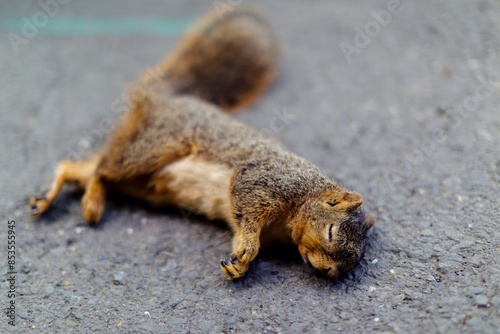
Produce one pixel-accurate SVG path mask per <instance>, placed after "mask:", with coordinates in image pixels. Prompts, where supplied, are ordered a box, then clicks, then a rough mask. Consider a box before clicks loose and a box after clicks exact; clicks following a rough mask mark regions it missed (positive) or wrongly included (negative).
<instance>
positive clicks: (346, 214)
mask: <svg viewBox="0 0 500 334" xmlns="http://www.w3.org/2000/svg"><path fill="white" fill-rule="evenodd" d="M277 45H278V44H277V41H276V39H275V37H274V33H273V32H272V30H271V27H270V25H269V23H267V21H266V20H265V18H264V17H263V16H262V14H260V13H259V12H257V11H254V10H249V9H240V10H236V11H234V12H233V13H231V14H229V15H227V16H226V17H224V18H223V19H218V18H217V17H216V16H215V15H214V14H209V15H208V16H207V17H206V18H205V19H204V20H202V23H201V24H200V25H199V26H198V27H197V28H195V29H194V30H193V31H192V32H191V33H189V34H188V35H187V37H186V38H185V39H184V40H183V41H182V42H181V45H180V47H179V48H178V49H177V50H176V51H174V53H173V55H172V56H170V57H169V58H167V61H165V63H164V64H163V65H162V66H161V73H162V76H161V77H162V80H161V83H160V84H158V83H157V84H152V85H151V87H150V89H149V90H148V93H147V94H145V95H144V96H142V97H141V98H136V99H135V100H134V101H133V103H132V105H131V109H130V112H129V113H128V114H127V116H126V117H125V119H124V120H123V122H122V124H121V125H120V126H119V127H118V128H117V129H116V131H115V133H114V135H113V136H112V137H111V138H110V140H109V142H108V144H107V147H106V149H105V150H104V151H103V152H102V153H101V154H99V155H96V156H94V157H92V158H90V159H88V160H84V161H77V162H72V161H63V162H60V163H59V164H58V166H57V168H56V172H55V180H54V182H53V184H52V187H51V188H50V189H49V191H48V192H47V193H46V194H45V196H42V197H38V198H33V199H31V200H30V202H31V205H32V210H33V215H34V216H39V215H41V214H42V213H43V212H45V211H46V210H47V209H48V207H49V206H50V204H51V203H52V201H53V200H54V199H55V197H56V196H57V194H58V193H59V191H60V189H61V187H62V185H63V184H64V183H66V182H72V183H76V184H78V185H80V186H81V187H82V188H83V189H84V190H85V192H84V195H83V198H82V209H83V213H84V216H85V218H86V219H87V221H88V222H89V223H93V224H95V223H97V222H99V220H100V218H101V215H102V213H103V210H104V205H105V201H106V194H107V193H108V192H118V193H125V194H127V195H131V196H135V197H137V198H141V199H144V200H146V201H148V202H150V203H154V204H157V205H178V206H181V207H184V208H187V209H189V210H192V211H194V212H197V213H200V214H204V215H206V216H207V217H208V218H210V219H223V220H225V221H226V222H227V223H228V224H229V226H230V227H231V229H232V230H233V232H234V238H233V253H232V254H231V255H230V260H229V261H226V260H223V261H221V269H222V271H223V273H224V274H225V275H226V277H227V278H228V279H236V278H239V277H242V276H244V274H245V273H246V271H247V270H248V267H249V264H250V262H251V261H252V260H253V259H254V258H255V257H256V255H257V253H258V251H259V249H260V246H261V244H262V245H264V244H268V243H270V242H273V241H276V240H279V241H288V242H293V243H295V244H297V245H298V249H299V252H300V254H301V255H302V257H303V259H304V261H305V262H306V263H308V264H311V265H312V266H314V267H315V268H317V269H319V270H321V271H323V272H324V273H326V274H327V275H328V276H329V277H332V278H336V277H338V276H339V275H341V274H344V273H346V272H348V271H349V270H351V269H352V268H353V267H354V266H356V265H357V263H358V262H359V260H360V258H361V256H362V254H363V251H364V245H365V236H366V232H367V230H368V229H369V228H370V227H371V226H372V225H373V224H374V222H375V220H374V218H373V217H370V216H367V217H366V219H365V215H364V213H363V211H362V210H361V204H362V197H361V195H359V194H358V193H355V192H351V191H348V190H345V189H343V188H341V187H339V186H337V185H336V184H335V183H334V182H333V181H331V180H330V179H328V178H327V177H325V176H323V175H322V174H321V172H320V171H319V169H318V168H317V167H315V166H314V165H312V164H311V163H309V162H307V161H306V160H304V159H302V158H300V157H298V156H296V155H294V154H292V153H290V152H288V151H286V150H285V149H284V148H283V147H282V145H281V144H280V143H279V142H277V141H275V140H274V139H272V138H270V137H268V136H267V135H265V134H263V133H261V132H259V131H257V130H255V129H253V128H251V127H249V126H247V125H244V124H242V123H240V122H239V121H237V120H235V119H233V118H231V117H229V116H228V115H227V114H224V113H222V112H221V111H220V108H222V109H225V110H234V109H236V108H238V107H241V106H244V105H247V104H249V103H251V102H252V101H253V100H254V99H255V98H256V97H257V96H258V95H259V94H260V93H261V92H262V90H263V89H264V88H265V87H266V86H267V85H268V84H269V82H270V81H271V79H272V78H273V77H274V75H275V72H276V66H277V54H278V47H277ZM228 46H231V47H228ZM228 50H232V51H231V52H232V54H233V55H236V58H235V59H232V57H231V56H230V55H228V54H227V52H228ZM146 76H147V75H146ZM240 80H241V82H240ZM207 101H208V102H207ZM214 104H215V105H214Z"/></svg>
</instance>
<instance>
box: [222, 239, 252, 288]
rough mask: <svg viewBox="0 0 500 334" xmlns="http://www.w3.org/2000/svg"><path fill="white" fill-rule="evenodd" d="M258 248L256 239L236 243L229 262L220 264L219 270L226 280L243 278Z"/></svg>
mask: <svg viewBox="0 0 500 334" xmlns="http://www.w3.org/2000/svg"><path fill="white" fill-rule="evenodd" d="M250 240H251V241H250ZM259 247H260V244H259V239H258V238H251V239H247V242H245V241H241V240H240V241H239V242H238V246H237V249H236V253H233V254H231V256H230V260H229V262H228V261H226V260H225V259H224V260H222V261H221V262H220V265H221V270H222V272H223V273H224V275H226V277H227V279H228V280H234V279H237V278H240V277H243V276H245V273H246V272H247V270H248V267H249V266H250V262H252V261H253V259H255V257H256V256H257V253H258V252H259Z"/></svg>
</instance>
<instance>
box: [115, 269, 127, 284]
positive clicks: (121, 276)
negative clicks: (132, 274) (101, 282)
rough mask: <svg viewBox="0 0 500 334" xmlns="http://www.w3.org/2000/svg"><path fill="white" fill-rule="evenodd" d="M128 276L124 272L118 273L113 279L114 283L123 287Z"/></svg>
mask: <svg viewBox="0 0 500 334" xmlns="http://www.w3.org/2000/svg"><path fill="white" fill-rule="evenodd" d="M126 276H127V274H126V273H125V272H123V271H120V272H117V273H116V274H115V276H114V277H113V283H114V284H115V285H123V284H124V283H125V277H126Z"/></svg>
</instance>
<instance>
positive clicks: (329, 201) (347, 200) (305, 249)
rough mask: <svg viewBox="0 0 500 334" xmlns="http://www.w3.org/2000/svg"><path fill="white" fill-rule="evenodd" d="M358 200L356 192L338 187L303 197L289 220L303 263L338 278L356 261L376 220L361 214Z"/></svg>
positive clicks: (358, 196)
mask: <svg viewBox="0 0 500 334" xmlns="http://www.w3.org/2000/svg"><path fill="white" fill-rule="evenodd" d="M362 203H363V198H362V197H361V195H360V194H358V193H356V192H350V191H347V190H344V189H338V188H337V189H334V190H330V191H328V192H326V193H323V194H321V195H320V196H317V197H313V198H309V199H308V200H306V202H305V203H304V204H303V205H302V206H301V207H300V208H299V210H298V212H297V215H296V216H295V219H294V220H295V221H294V223H293V240H294V242H295V243H296V244H297V245H298V247H299V252H300V254H301V255H302V258H303V259H304V262H305V263H306V264H310V265H312V266H313V267H315V268H316V269H318V270H320V271H322V272H324V273H325V274H326V275H328V276H329V277H330V278H338V277H339V276H342V275H344V274H346V273H347V272H349V271H350V270H351V269H353V268H354V267H355V266H356V265H357V264H358V263H359V260H360V259H361V257H362V256H363V253H364V249H365V238H366V233H367V231H368V230H369V229H370V228H371V227H372V226H373V224H375V220H376V219H375V216H373V215H365V214H364V212H363V210H362V209H361V204H362Z"/></svg>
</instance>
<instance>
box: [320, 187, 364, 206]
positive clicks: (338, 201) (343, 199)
mask: <svg viewBox="0 0 500 334" xmlns="http://www.w3.org/2000/svg"><path fill="white" fill-rule="evenodd" d="M328 204H329V205H331V206H333V207H334V208H335V209H336V210H344V211H352V210H355V209H357V208H359V206H360V205H361V204H363V197H362V196H361V195H360V194H358V193H357V192H354V191H353V192H344V193H342V194H341V195H340V196H337V197H336V198H335V199H333V200H332V201H329V202H328Z"/></svg>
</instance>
